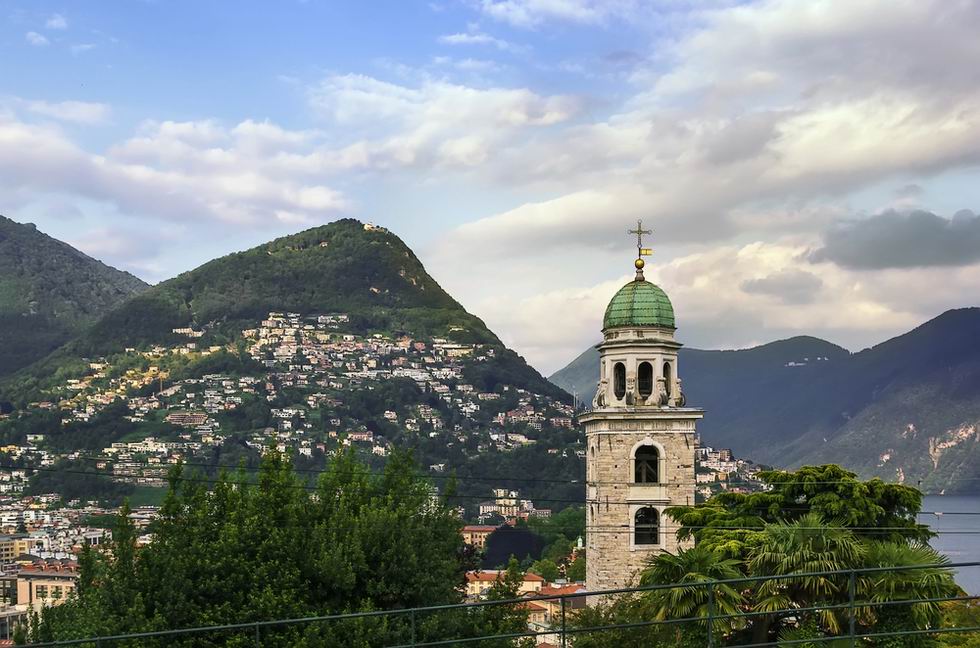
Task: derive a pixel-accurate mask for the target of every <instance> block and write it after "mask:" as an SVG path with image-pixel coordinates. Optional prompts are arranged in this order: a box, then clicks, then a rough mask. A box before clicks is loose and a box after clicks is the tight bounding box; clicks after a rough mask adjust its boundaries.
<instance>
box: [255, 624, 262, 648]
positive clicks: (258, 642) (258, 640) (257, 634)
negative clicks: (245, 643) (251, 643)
mask: <svg viewBox="0 0 980 648" xmlns="http://www.w3.org/2000/svg"><path fill="white" fill-rule="evenodd" d="M260 632H261V631H260V630H259V624H258V623H256V624H255V648H261V646H262V636H261V635H260Z"/></svg>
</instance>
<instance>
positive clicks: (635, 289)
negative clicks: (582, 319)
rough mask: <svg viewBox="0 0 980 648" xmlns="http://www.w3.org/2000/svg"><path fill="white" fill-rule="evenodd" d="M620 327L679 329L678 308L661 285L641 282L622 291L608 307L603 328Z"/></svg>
mask: <svg viewBox="0 0 980 648" xmlns="http://www.w3.org/2000/svg"><path fill="white" fill-rule="evenodd" d="M617 326H661V327H663V328H671V329H672V328H676V327H675V326H674V307H673V306H671V305H670V300H669V299H668V298H667V293H665V292H664V291H663V290H661V289H660V287H659V286H656V285H654V284H652V283H650V282H649V281H644V280H642V279H637V280H636V281H631V282H629V283H628V284H626V285H625V286H623V287H622V288H620V289H619V292H617V293H616V295H615V296H614V297H613V298H612V301H610V302H609V306H607V307H606V316H605V317H603V318H602V328H604V329H607V328H613V327H617Z"/></svg>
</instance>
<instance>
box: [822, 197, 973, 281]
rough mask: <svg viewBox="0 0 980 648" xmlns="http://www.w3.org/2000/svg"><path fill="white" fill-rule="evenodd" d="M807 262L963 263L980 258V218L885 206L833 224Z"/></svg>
mask: <svg viewBox="0 0 980 648" xmlns="http://www.w3.org/2000/svg"><path fill="white" fill-rule="evenodd" d="M809 260H810V261H811V262H813V263H819V262H821V261H831V262H833V263H836V264H837V265H839V266H842V267H845V268H853V269H858V270H878V269H882V268H916V267H925V266H960V265H969V264H971V263H974V262H976V261H980V216H977V215H976V214H974V213H973V212H971V211H969V210H967V209H964V210H961V211H958V212H956V214H955V215H954V216H953V218H951V219H947V218H943V217H941V216H937V215H936V214H933V213H931V212H927V211H913V212H909V213H900V212H896V211H894V210H889V211H886V212H883V213H881V214H878V215H877V216H872V217H871V218H866V219H864V220H858V221H849V222H843V223H838V224H837V225H836V226H834V227H833V228H831V229H830V230H829V231H828V232H827V233H826V234H825V235H824V245H823V247H821V248H819V249H817V250H814V251H813V252H811V253H810V254H809Z"/></svg>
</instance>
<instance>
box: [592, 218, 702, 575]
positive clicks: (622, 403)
mask: <svg viewBox="0 0 980 648" xmlns="http://www.w3.org/2000/svg"><path fill="white" fill-rule="evenodd" d="M629 233H630V234H635V235H636V247H637V257H636V260H635V261H634V264H633V265H634V268H635V271H636V276H635V278H634V279H633V281H630V282H629V283H627V284H626V285H624V286H623V287H622V288H620V289H619V291H618V292H617V293H616V294H615V295H614V296H613V298H612V299H611V300H610V302H609V306H608V307H607V308H606V312H605V316H604V317H603V323H602V342H601V343H600V344H599V345H598V346H597V348H598V350H599V363H600V368H599V376H600V379H599V384H598V385H597V388H596V394H595V398H593V401H592V409H591V410H589V411H587V412H585V413H583V414H581V415H580V416H579V421H580V422H581V423H582V424H583V425H584V426H585V435H586V444H587V447H588V452H587V453H586V457H587V459H586V484H587V485H586V488H587V493H586V499H587V506H586V547H587V556H588V560H587V562H586V565H587V568H586V587H587V588H588V589H589V590H590V591H597V590H604V589H617V588H621V587H626V586H627V585H629V584H630V583H631V582H633V580H634V577H635V576H636V575H637V572H639V571H640V570H641V569H642V568H643V567H644V565H645V563H646V561H647V559H649V558H650V557H651V556H653V555H656V554H658V553H662V552H665V551H668V552H671V553H676V551H677V549H678V548H679V547H681V546H685V545H686V544H688V543H686V542H685V543H680V542H678V540H677V537H676V534H675V531H676V523H675V522H674V521H673V520H671V518H670V517H669V516H668V515H666V514H665V513H664V509H666V508H668V507H670V506H676V505H687V504H693V503H694V482H695V476H694V443H695V424H696V422H697V421H698V420H699V419H701V418H702V417H703V416H704V411H703V410H701V409H697V408H693V407H687V401H686V396H685V394H684V390H683V387H682V385H681V379H680V367H679V365H678V362H677V351H678V349H680V348H681V344H680V343H679V342H677V341H676V340H675V339H674V332H675V331H676V326H675V322H674V309H673V306H672V304H671V303H670V299H669V298H668V297H667V294H666V293H665V292H664V291H663V290H662V289H661V288H660V287H659V286H657V285H655V284H654V283H652V282H650V281H647V280H646V278H645V277H644V275H643V270H644V267H645V265H646V263H645V262H644V260H643V257H644V256H648V255H650V254H651V253H652V251H651V250H649V249H647V248H644V247H643V236H644V235H645V234H650V233H651V232H650V231H649V230H644V229H643V223H642V222H637V227H636V229H635V230H629Z"/></svg>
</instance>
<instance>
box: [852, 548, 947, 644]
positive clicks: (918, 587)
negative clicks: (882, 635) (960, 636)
mask: <svg viewBox="0 0 980 648" xmlns="http://www.w3.org/2000/svg"><path fill="white" fill-rule="evenodd" d="M948 562H949V560H948V559H947V558H946V557H945V556H942V555H940V554H939V553H938V552H936V550H935V549H933V548H932V547H929V546H928V545H922V544H909V543H903V542H880V543H871V544H869V545H868V555H867V558H866V560H865V566H867V567H878V568H888V569H885V570H883V571H880V572H873V573H869V574H866V575H862V577H861V579H860V581H859V588H860V594H861V598H862V599H863V600H867V601H871V602H872V603H889V602H890V603H892V604H891V605H887V606H886V605H881V606H872V607H871V608H869V609H868V610H867V611H866V612H865V624H866V625H873V626H874V627H875V629H874V630H873V632H897V631H901V630H925V629H927V628H937V627H939V626H940V625H941V624H942V620H943V608H942V604H940V603H938V602H923V603H910V604H906V605H895V604H894V602H895V601H903V600H922V599H941V598H950V597H953V596H955V595H956V592H957V590H958V588H957V586H956V583H955V582H954V581H953V577H952V574H951V572H950V570H949V569H946V568H943V567H927V568H923V567H922V565H945V564H948ZM899 640H901V641H902V642H904V643H896V641H899ZM878 641H879V642H880V641H881V640H878ZM932 643H934V640H932V639H931V638H928V637H925V636H917V637H914V640H912V637H911V636H910V637H908V638H902V637H895V638H892V640H891V643H890V645H892V646H913V645H914V646H919V645H927V644H932Z"/></svg>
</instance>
